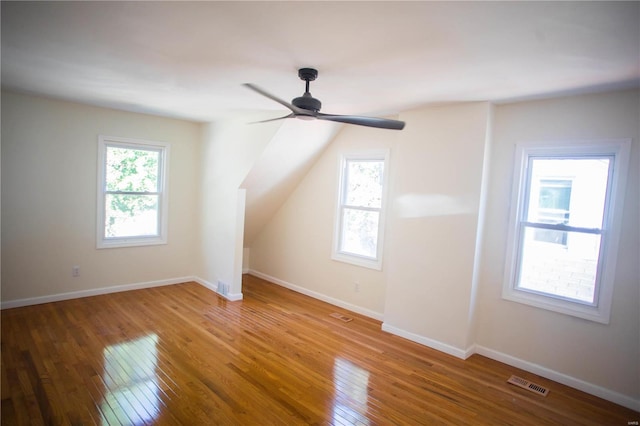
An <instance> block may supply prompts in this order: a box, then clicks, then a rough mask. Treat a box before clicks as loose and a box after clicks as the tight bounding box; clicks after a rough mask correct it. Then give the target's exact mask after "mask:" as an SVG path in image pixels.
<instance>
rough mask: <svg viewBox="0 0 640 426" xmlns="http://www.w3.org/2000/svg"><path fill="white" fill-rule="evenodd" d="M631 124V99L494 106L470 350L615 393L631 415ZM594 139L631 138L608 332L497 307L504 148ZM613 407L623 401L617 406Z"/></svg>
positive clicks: (635, 162)
mask: <svg viewBox="0 0 640 426" xmlns="http://www.w3.org/2000/svg"><path fill="white" fill-rule="evenodd" d="M639 123H640V93H639V92H638V91H624V92H614V93H606V94H596V95H588V96H577V97H568V98H560V99H553V100H544V101H537V102H522V103H516V104H511V105H499V106H497V107H496V110H495V123H494V135H495V137H494V139H493V144H492V156H491V165H492V168H491V178H490V187H489V199H488V204H487V208H488V210H487V215H486V217H487V219H486V226H485V231H486V233H485V243H484V246H483V259H484V260H483V262H482V268H481V271H482V272H481V285H480V291H479V306H478V329H477V344H478V345H480V346H481V348H487V349H489V350H490V351H491V352H489V353H488V355H490V356H494V357H495V356H497V357H503V358H504V360H505V361H509V359H508V357H514V358H515V360H516V362H520V361H523V362H526V363H530V364H531V365H529V367H531V366H532V365H533V366H540V367H542V369H541V370H540V372H541V373H545V371H544V370H545V369H546V370H547V371H546V372H547V373H552V376H553V377H554V378H556V379H562V377H560V375H566V376H568V377H570V378H573V379H578V380H581V381H584V382H585V383H586V384H585V385H584V386H583V388H585V389H587V390H590V391H592V392H593V393H598V392H599V393H600V394H601V396H605V397H609V398H610V397H611V395H610V394H607V390H611V391H613V392H617V393H620V394H622V395H624V396H626V397H630V398H631V399H635V400H636V404H637V405H636V407H638V406H639V405H640V403H638V400H640V370H639V368H640V365H639V364H640V274H639V270H638V264H639V263H640V262H639V260H640V250H639V245H640V241H639V240H640V230H639V212H638V203H639V202H638V196H639V191H638V188H639V187H640V184H639V178H638V173H639V163H640V159H639V157H640V152H639V151H640V145H639V142H638V141H639V140H640V128H639V126H640V124H639ZM598 138H602V139H606V138H633V143H632V147H631V161H630V171H629V176H628V181H627V191H626V192H627V193H626V195H625V212H624V218H623V224H622V229H623V233H622V237H621V240H620V246H619V250H618V265H617V269H616V283H615V289H614V300H613V306H612V310H611V323H610V324H608V325H604V324H599V323H595V322H592V321H587V320H583V319H579V318H574V317H570V316H567V315H563V314H559V313H554V312H549V311H545V310H543V309H538V308H534V307H530V306H526V305H522V304H518V303H515V302H509V301H505V300H503V299H502V298H501V292H502V280H503V273H504V262H505V250H506V244H507V225H508V222H509V220H508V213H509V203H510V199H509V197H510V194H511V185H512V174H513V155H514V149H515V147H514V144H515V143H517V142H523V141H554V140H580V139H598ZM505 356H506V357H505ZM511 361H513V360H511ZM525 366H526V365H525ZM555 373H559V375H558V374H555ZM568 383H570V384H572V385H574V386H575V385H579V383H577V382H575V381H571V380H568ZM614 396H615V395H614ZM617 399H618V402H624V397H622V398H617ZM627 405H629V404H627ZM636 409H637V408H636Z"/></svg>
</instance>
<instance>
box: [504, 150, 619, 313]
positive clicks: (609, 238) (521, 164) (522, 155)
mask: <svg viewBox="0 0 640 426" xmlns="http://www.w3.org/2000/svg"><path fill="white" fill-rule="evenodd" d="M630 146H631V140H630V139H607V140H596V141H572V142H529V143H520V144H517V145H516V152H515V161H514V163H515V167H514V175H513V187H512V194H511V211H510V216H509V232H508V240H507V253H506V262H505V273H504V281H503V289H502V297H503V299H506V300H510V301H514V302H519V303H523V304H527V305H531V306H535V307H538V308H542V309H547V310H550V311H554V312H560V313H563V314H567V315H572V316H575V317H579V318H584V319H587V320H591V321H595V322H599V323H603V324H608V323H609V320H610V316H611V302H612V299H613V287H614V283H615V269H616V263H617V262H616V259H617V253H618V243H619V240H620V233H621V228H622V226H621V224H622V215H623V207H624V194H625V187H626V180H627V172H628V164H629V151H630ZM554 154H555V155H574V156H589V155H607V156H613V157H614V165H613V171H612V174H611V182H610V190H609V191H610V192H609V194H608V196H609V198H608V201H607V203H608V205H609V208H608V214H607V215H606V217H604V219H603V226H602V238H603V243H602V253H601V256H602V260H601V262H600V264H601V265H602V266H601V270H599V271H598V273H599V275H600V285H599V288H598V289H597V290H599V294H596V295H595V300H596V304H595V305H588V304H583V303H579V302H574V301H570V300H565V299H562V298H555V297H551V296H545V295H542V294H536V293H532V292H528V291H523V290H520V289H517V288H516V287H515V285H516V283H515V281H516V276H515V275H516V273H517V261H518V255H519V246H518V241H517V239H518V226H519V218H520V216H521V214H522V209H523V208H524V203H525V200H524V194H523V192H524V191H523V186H524V185H525V184H526V180H527V165H528V158H529V156H531V155H554Z"/></svg>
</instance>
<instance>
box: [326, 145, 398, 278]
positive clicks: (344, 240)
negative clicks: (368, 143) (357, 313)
mask: <svg viewBox="0 0 640 426" xmlns="http://www.w3.org/2000/svg"><path fill="white" fill-rule="evenodd" d="M387 158H388V152H386V151H385V152H376V153H370V154H366V155H349V156H343V157H341V159H340V179H339V182H340V184H339V185H340V186H339V191H338V193H339V194H338V203H337V204H338V211H337V214H336V224H335V237H334V248H333V256H332V258H333V259H335V260H340V261H343V262H348V263H353V264H355V265H360V266H365V267H368V268H373V269H378V270H380V269H382V236H383V224H384V209H383V207H384V193H385V190H386V170H385V167H386V164H387Z"/></svg>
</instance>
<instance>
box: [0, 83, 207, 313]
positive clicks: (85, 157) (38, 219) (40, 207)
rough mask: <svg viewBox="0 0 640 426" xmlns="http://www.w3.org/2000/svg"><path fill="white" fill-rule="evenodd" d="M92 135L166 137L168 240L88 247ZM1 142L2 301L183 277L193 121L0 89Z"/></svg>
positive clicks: (189, 235)
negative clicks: (75, 269)
mask: <svg viewBox="0 0 640 426" xmlns="http://www.w3.org/2000/svg"><path fill="white" fill-rule="evenodd" d="M99 134H105V135H109V136H121V137H130V138H137V139H148V140H157V141H165V142H169V143H170V144H171V158H170V171H169V173H170V174H169V234H168V244H166V245H159V246H148V247H135V248H118V249H102V250H98V249H96V186H97V147H98V135H99ZM2 145H3V146H2V252H3V256H2V301H3V303H5V302H7V301H16V300H22V299H30V298H41V297H44V296H50V295H55V294H60V293H67V292H78V291H87V290H93V289H99V288H103V287H111V286H117V285H126V284H132V283H143V282H150V281H156V280H167V279H173V278H180V277H185V276H192V275H193V273H194V266H195V262H194V258H195V253H196V245H195V235H196V232H197V222H198V220H197V216H198V211H197V210H196V209H194V208H193V206H194V205H195V203H196V200H197V188H198V186H199V184H198V178H199V173H198V171H199V170H198V161H197V160H198V153H199V151H200V125H199V124H196V123H191V122H186V121H180V120H172V119H166V118H160V117H155V116H150V115H144V114H135V113H128V112H121V111H116V110H110V109H104V108H96V107H89V106H85V105H80V104H75V103H70V102H62V101H54V100H49V99H44V98H38V97H32V96H25V95H19V94H15V93H9V92H3V93H2ZM185 206H188V207H187V208H185ZM73 265H79V266H80V276H79V277H76V278H73V277H72V276H71V268H72V266H73Z"/></svg>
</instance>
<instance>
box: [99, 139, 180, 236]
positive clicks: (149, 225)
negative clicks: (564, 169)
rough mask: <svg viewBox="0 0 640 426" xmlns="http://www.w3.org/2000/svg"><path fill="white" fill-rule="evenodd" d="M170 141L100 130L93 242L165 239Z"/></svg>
mask: <svg viewBox="0 0 640 426" xmlns="http://www.w3.org/2000/svg"><path fill="white" fill-rule="evenodd" d="M168 153H169V145H168V144H166V143H161V142H149V141H140V140H133V139H124V138H114V137H106V136H100V138H99V141H98V222H97V223H98V230H97V247H98V248H108V247H127V246H140V245H152V244H165V243H166V242H167V192H166V176H167V162H168Z"/></svg>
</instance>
